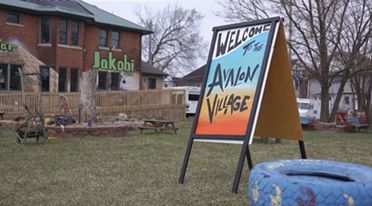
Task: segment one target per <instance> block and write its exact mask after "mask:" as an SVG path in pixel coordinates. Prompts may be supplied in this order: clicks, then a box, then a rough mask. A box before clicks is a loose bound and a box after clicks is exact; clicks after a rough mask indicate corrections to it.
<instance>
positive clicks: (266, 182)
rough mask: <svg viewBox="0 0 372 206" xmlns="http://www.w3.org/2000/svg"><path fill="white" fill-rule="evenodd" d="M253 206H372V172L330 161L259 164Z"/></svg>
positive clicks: (252, 188) (252, 190) (254, 171)
mask: <svg viewBox="0 0 372 206" xmlns="http://www.w3.org/2000/svg"><path fill="white" fill-rule="evenodd" d="M248 193H249V201H250V203H251V204H252V206H266V205H267V206H340V205H343V206H372V168H371V167H367V166H363V165H358V164H352V163H346V162H336V161H328V160H305V159H304V160H301V159H300V160H280V161H270V162H264V163H260V164H257V165H256V166H255V167H254V168H253V169H252V171H251V173H250V175H249V190H248Z"/></svg>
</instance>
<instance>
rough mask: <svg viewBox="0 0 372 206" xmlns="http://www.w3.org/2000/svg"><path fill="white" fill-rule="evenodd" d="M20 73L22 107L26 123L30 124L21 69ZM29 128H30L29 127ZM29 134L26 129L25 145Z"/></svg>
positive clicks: (19, 69)
mask: <svg viewBox="0 0 372 206" xmlns="http://www.w3.org/2000/svg"><path fill="white" fill-rule="evenodd" d="M18 72H19V76H20V77H21V91H22V107H23V112H24V114H25V121H26V122H28V115H27V111H26V109H25V105H26V96H25V90H24V88H23V86H24V84H23V73H22V70H21V68H20V67H18ZM27 128H28V125H27ZM27 132H28V129H26V132H25V138H24V140H23V143H24V144H26V137H27Z"/></svg>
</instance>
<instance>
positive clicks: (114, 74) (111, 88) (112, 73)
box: [110, 72, 120, 91]
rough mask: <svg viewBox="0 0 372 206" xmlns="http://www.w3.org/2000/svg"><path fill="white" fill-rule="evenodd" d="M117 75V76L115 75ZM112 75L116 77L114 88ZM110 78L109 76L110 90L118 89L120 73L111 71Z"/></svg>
mask: <svg viewBox="0 0 372 206" xmlns="http://www.w3.org/2000/svg"><path fill="white" fill-rule="evenodd" d="M116 75H117V76H116ZM113 76H116V77H117V82H116V83H117V86H116V87H117V88H116V89H113V87H112V85H113V82H115V81H113ZM110 78H111V85H110V90H114V91H119V90H120V73H119V72H111V74H110Z"/></svg>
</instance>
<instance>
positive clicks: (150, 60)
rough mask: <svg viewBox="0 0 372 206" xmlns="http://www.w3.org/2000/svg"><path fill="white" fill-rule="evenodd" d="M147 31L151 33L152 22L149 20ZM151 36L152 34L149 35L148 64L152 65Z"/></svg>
mask: <svg viewBox="0 0 372 206" xmlns="http://www.w3.org/2000/svg"><path fill="white" fill-rule="evenodd" d="M149 27H150V28H149V29H150V30H151V31H152V20H150V25H149ZM151 35H152V34H149V64H150V65H152V53H151V42H152V40H151Z"/></svg>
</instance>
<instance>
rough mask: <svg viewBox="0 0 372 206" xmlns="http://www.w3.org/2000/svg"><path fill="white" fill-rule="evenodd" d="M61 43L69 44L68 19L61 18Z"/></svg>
mask: <svg viewBox="0 0 372 206" xmlns="http://www.w3.org/2000/svg"><path fill="white" fill-rule="evenodd" d="M59 43H60V44H67V20H59Z"/></svg>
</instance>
